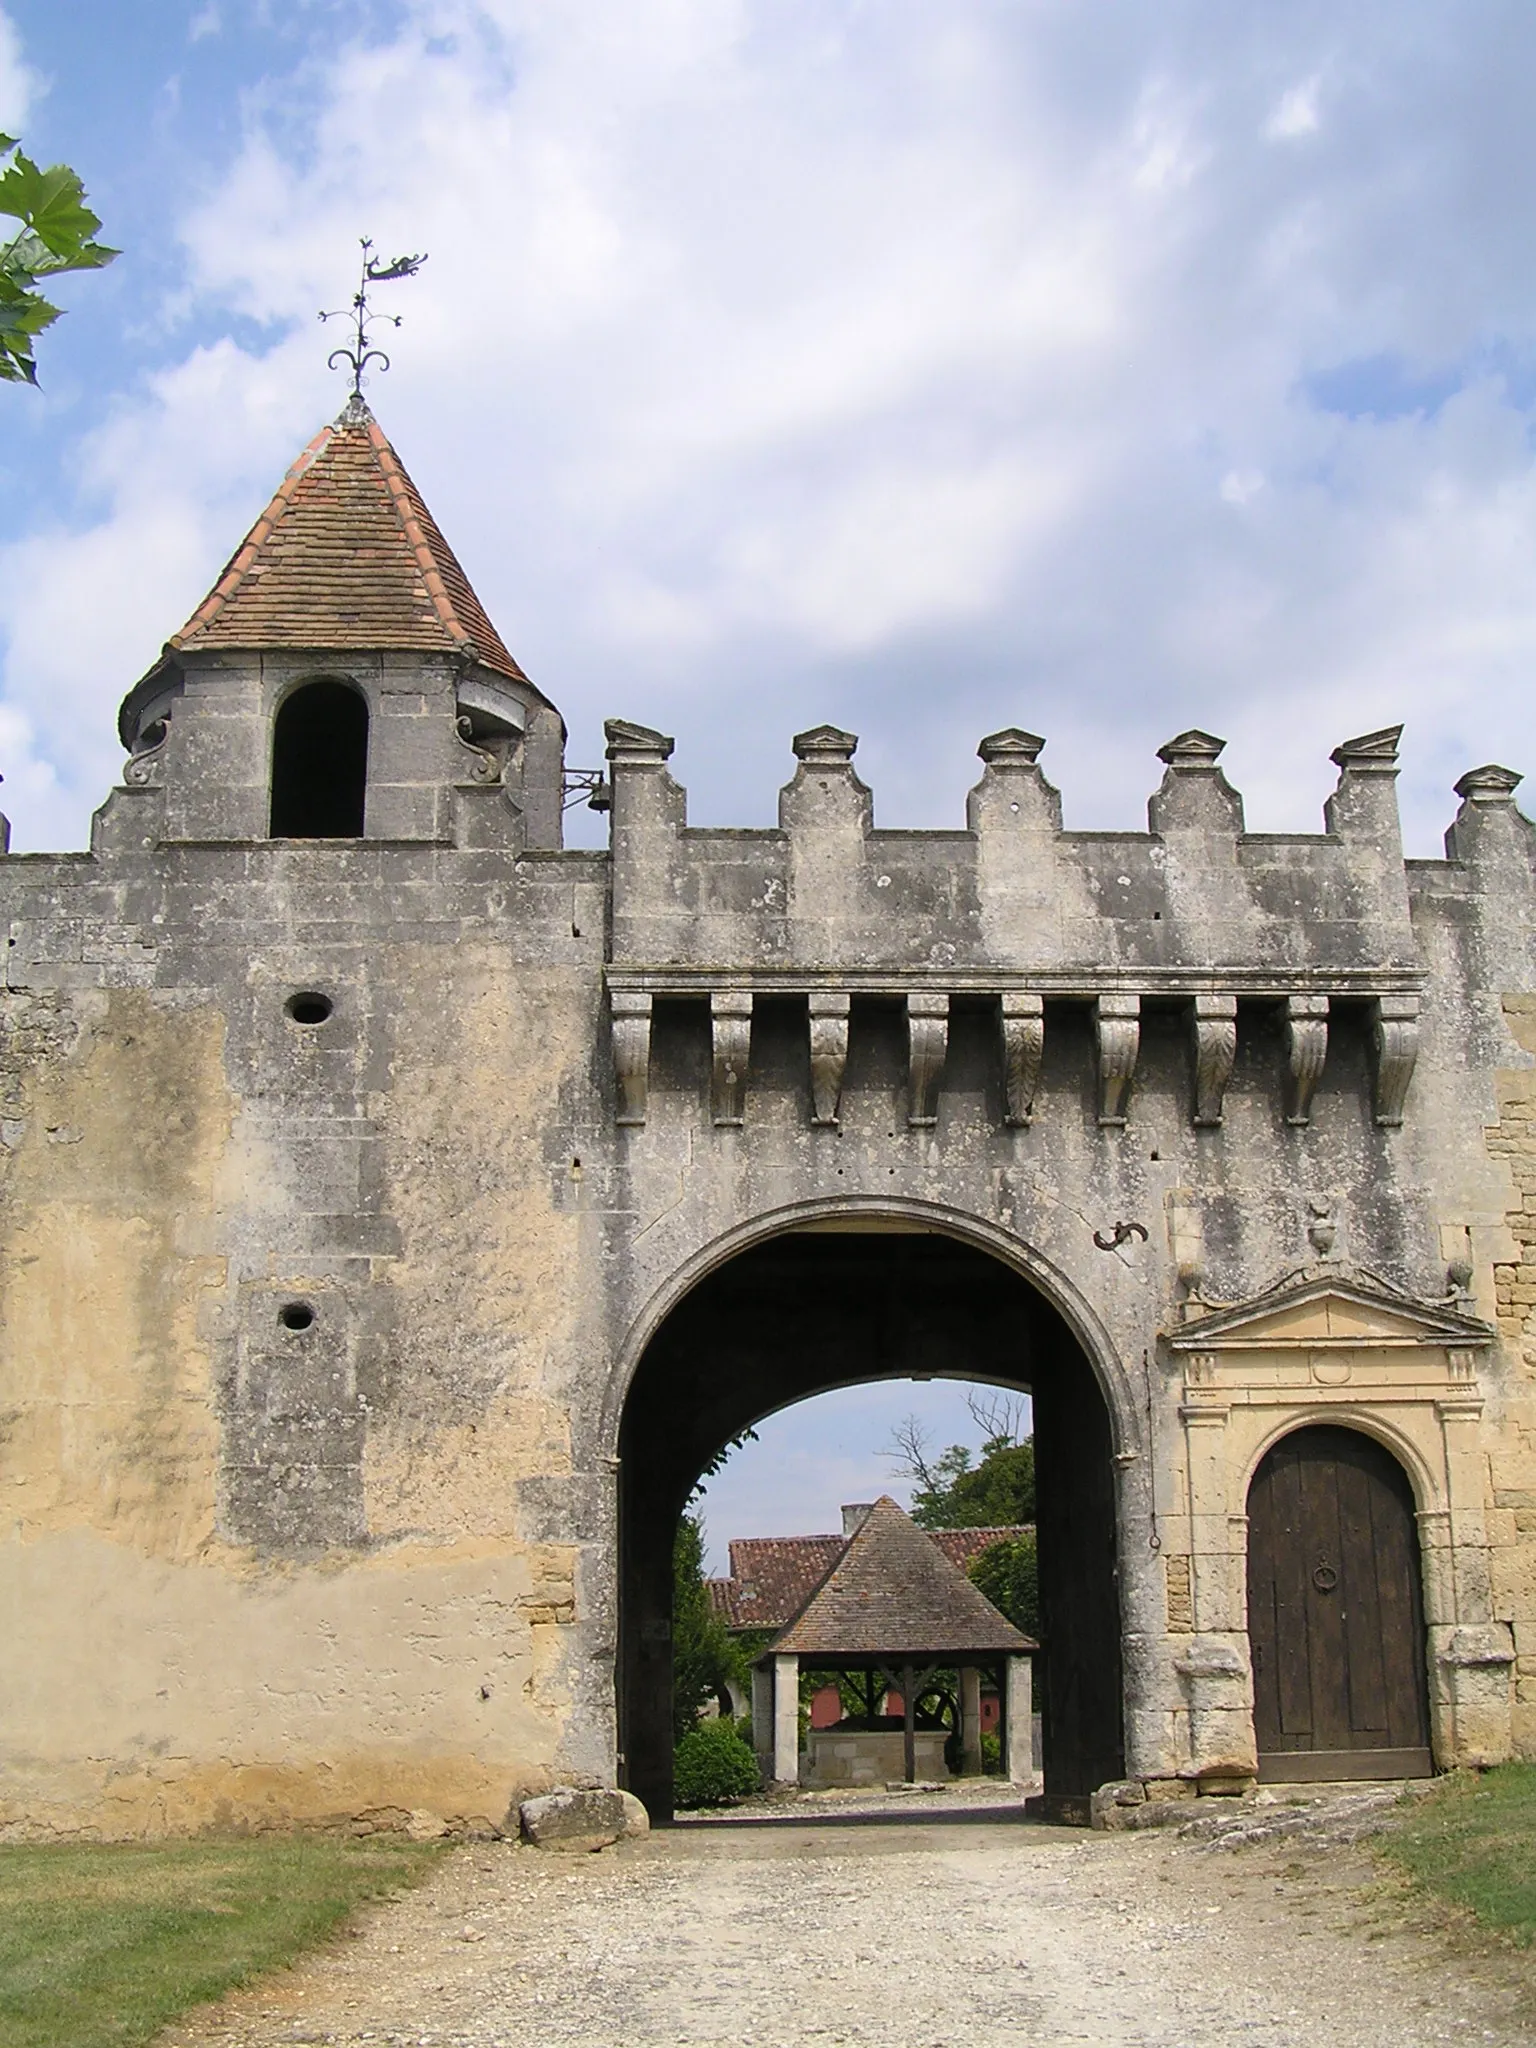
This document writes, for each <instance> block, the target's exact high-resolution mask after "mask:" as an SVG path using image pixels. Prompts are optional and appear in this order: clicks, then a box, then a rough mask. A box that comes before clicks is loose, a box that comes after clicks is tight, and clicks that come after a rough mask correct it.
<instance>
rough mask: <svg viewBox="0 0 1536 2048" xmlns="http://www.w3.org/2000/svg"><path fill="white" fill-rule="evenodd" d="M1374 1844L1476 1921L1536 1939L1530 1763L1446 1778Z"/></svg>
mask: <svg viewBox="0 0 1536 2048" xmlns="http://www.w3.org/2000/svg"><path fill="white" fill-rule="evenodd" d="M1378 1846H1379V1847H1380V1849H1381V1851H1382V1853H1383V1855H1385V1856H1387V1857H1389V1858H1390V1859H1391V1861H1392V1862H1393V1863H1395V1864H1397V1865H1398V1866H1399V1868H1400V1869H1402V1870H1405V1871H1406V1872H1407V1873H1408V1875H1409V1876H1410V1877H1411V1878H1413V1879H1414V1881H1415V1882H1416V1883H1417V1884H1419V1885H1421V1886H1422V1887H1423V1889H1424V1890H1425V1891H1427V1892H1430V1893H1432V1894H1434V1896H1436V1897H1437V1898H1440V1899H1445V1900H1447V1901H1449V1902H1450V1903H1451V1904H1452V1905H1455V1906H1459V1907H1461V1908H1462V1910H1463V1911H1464V1912H1467V1913H1470V1914H1472V1915H1473V1917H1474V1918H1475V1919H1476V1920H1477V1921H1478V1922H1479V1923H1480V1924H1481V1925H1482V1926H1484V1927H1486V1928H1489V1929H1492V1930H1495V1931H1497V1932H1498V1933H1500V1934H1502V1935H1504V1936H1506V1937H1508V1938H1509V1939H1511V1940H1513V1941H1515V1942H1518V1943H1519V1944H1520V1945H1521V1946H1525V1945H1526V1944H1528V1943H1530V1942H1531V1941H1532V1940H1536V1764H1500V1765H1499V1766H1498V1767H1497V1768H1496V1769H1494V1770H1491V1771H1485V1772H1483V1773H1482V1775H1481V1776H1475V1775H1473V1774H1471V1773H1458V1774H1457V1775H1456V1776H1454V1777H1450V1778H1447V1779H1445V1780H1444V1781H1443V1782H1442V1783H1441V1784H1440V1785H1438V1786H1437V1787H1436V1788H1435V1790H1434V1791H1433V1792H1432V1793H1430V1794H1428V1795H1427V1796H1426V1797H1425V1798H1424V1799H1422V1800H1420V1801H1418V1802H1416V1804H1415V1805H1414V1806H1413V1807H1411V1808H1410V1809H1409V1810H1408V1812H1407V1814H1406V1816H1405V1817H1404V1819H1403V1821H1402V1824H1401V1825H1400V1826H1399V1827H1396V1828H1394V1829H1393V1830H1392V1832H1391V1833H1390V1834H1388V1835H1385V1836H1384V1837H1383V1838H1382V1839H1381V1841H1380V1843H1379V1844H1378Z"/></svg>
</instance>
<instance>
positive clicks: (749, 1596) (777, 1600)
mask: <svg viewBox="0 0 1536 2048" xmlns="http://www.w3.org/2000/svg"><path fill="white" fill-rule="evenodd" d="M1024 1533H1025V1529H1024V1526H1023V1525H1007V1526H1001V1527H997V1528H987V1529H930V1530H928V1531H927V1534H928V1535H929V1537H930V1538H931V1539H932V1540H933V1542H935V1543H936V1544H937V1545H938V1546H939V1548H940V1550H942V1551H943V1553H944V1555H945V1556H946V1557H947V1558H948V1559H949V1561H950V1563H951V1564H953V1565H958V1566H959V1568H960V1570H961V1571H964V1570H965V1569H966V1567H967V1566H968V1565H969V1564H970V1562H971V1559H972V1558H973V1557H979V1556H980V1555H981V1553H982V1551H984V1550H986V1549H988V1548H990V1546H991V1545H992V1544H994V1543H1001V1542H1004V1541H1005V1540H1007V1539H1009V1538H1011V1537H1014V1536H1022V1535H1023V1534H1024ZM846 1543H847V1538H846V1537H844V1536H738V1537H736V1538H735V1539H734V1541H733V1542H732V1544H731V1575H730V1577H729V1578H728V1579H706V1580H705V1582H704V1583H705V1586H706V1588H707V1589H708V1592H709V1597H710V1602H711V1604H712V1605H713V1607H714V1611H715V1613H716V1614H718V1615H719V1616H720V1619H721V1620H722V1621H723V1622H724V1623H725V1625H726V1626H727V1628H774V1629H778V1628H783V1627H784V1626H785V1624H786V1623H787V1622H789V1621H792V1620H793V1619H794V1617H795V1616H796V1615H797V1614H798V1613H799V1612H800V1609H801V1608H802V1607H803V1606H804V1605H805V1603H806V1601H807V1600H809V1599H810V1597H811V1595H812V1593H814V1592H815V1590H816V1588H817V1587H818V1586H819V1585H820V1584H821V1582H822V1580H823V1579H824V1578H825V1577H826V1575H827V1573H828V1572H829V1571H830V1570H831V1569H832V1567H833V1565H834V1564H835V1563H836V1562H837V1560H838V1558H839V1557H841V1555H842V1553H843V1550H844V1548H845V1546H846Z"/></svg>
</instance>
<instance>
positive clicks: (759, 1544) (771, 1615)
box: [710, 1536, 844, 1628]
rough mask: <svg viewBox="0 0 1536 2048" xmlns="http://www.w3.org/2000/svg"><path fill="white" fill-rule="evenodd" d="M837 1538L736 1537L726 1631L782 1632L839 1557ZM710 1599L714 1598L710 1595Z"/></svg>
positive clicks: (727, 1582) (719, 1582)
mask: <svg viewBox="0 0 1536 2048" xmlns="http://www.w3.org/2000/svg"><path fill="white" fill-rule="evenodd" d="M843 1544H844V1538H843V1537H841V1536H739V1537H737V1538H736V1539H735V1541H734V1542H733V1543H732V1544H731V1576H730V1577H729V1579H716V1580H712V1581H711V1584H712V1585H716V1586H723V1587H728V1588H729V1589H730V1590H729V1593H728V1595H727V1596H726V1600H725V1604H724V1607H723V1608H722V1609H717V1611H723V1612H726V1613H728V1616H729V1625H730V1626H731V1627H732V1628H782V1627H783V1626H784V1624H785V1622H786V1621H788V1620H790V1619H791V1617H792V1616H794V1615H796V1614H798V1613H799V1612H800V1609H801V1608H802V1607H803V1606H804V1605H805V1603H806V1601H807V1600H809V1598H810V1597H811V1595H812V1594H813V1593H814V1592H815V1590H816V1588H817V1587H818V1586H819V1585H820V1584H821V1582H822V1580H823V1579H824V1578H825V1577H826V1576H827V1573H828V1572H829V1571H830V1570H831V1569H832V1567H833V1565H834V1564H836V1562H837V1560H838V1558H839V1557H841V1555H842V1553H843ZM710 1597H711V1598H712V1599H713V1598H715V1597H716V1596H715V1595H714V1594H713V1593H712V1594H711V1596H710Z"/></svg>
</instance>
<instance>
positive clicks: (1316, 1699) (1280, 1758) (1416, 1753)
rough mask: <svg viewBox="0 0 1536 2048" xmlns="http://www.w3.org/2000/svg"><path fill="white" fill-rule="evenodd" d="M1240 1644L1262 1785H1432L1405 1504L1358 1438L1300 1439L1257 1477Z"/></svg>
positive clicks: (1386, 1458) (1271, 1456) (1389, 1466)
mask: <svg viewBox="0 0 1536 2048" xmlns="http://www.w3.org/2000/svg"><path fill="white" fill-rule="evenodd" d="M1248 1639H1249V1645H1250V1649H1251V1653H1252V1658H1253V1694H1254V1706H1253V1710H1254V1724H1255V1732H1256V1733H1257V1736H1258V1746H1259V1775H1260V1777H1261V1778H1266V1779H1269V1780H1271V1781H1282V1782H1284V1781H1289V1782H1295V1781H1298V1780H1318V1779H1329V1778H1405V1777H1427V1776H1428V1775H1429V1773H1430V1771H1431V1769H1432V1768H1433V1765H1432V1761H1431V1757H1430V1748H1429V1700H1428V1693H1427V1688H1426V1683H1425V1656H1424V1602H1423V1594H1422V1590H1421V1586H1420V1577H1419V1543H1418V1529H1417V1524H1416V1523H1415V1521H1414V1502H1413V1492H1412V1489H1411V1487H1410V1486H1409V1484H1408V1478H1407V1475H1406V1473H1405V1472H1404V1471H1403V1468H1402V1466H1401V1465H1399V1464H1398V1462H1397V1460H1396V1459H1395V1458H1394V1457H1392V1455H1391V1454H1390V1452H1388V1451H1385V1450H1383V1448H1382V1447H1381V1445H1380V1444H1378V1443H1376V1442H1374V1441H1373V1440H1372V1439H1371V1438H1370V1437H1367V1436H1362V1435H1361V1434H1360V1432H1359V1431H1358V1430H1352V1429H1333V1428H1313V1429H1298V1430H1296V1431H1294V1432H1293V1434H1292V1435H1290V1436H1287V1437H1282V1438H1281V1440H1280V1442H1279V1443H1277V1444H1276V1445H1275V1446H1274V1447H1273V1448H1272V1449H1271V1450H1270V1452H1269V1453H1268V1455H1267V1456H1266V1457H1265V1459H1264V1461H1263V1463H1262V1464H1261V1465H1260V1466H1259V1469H1258V1471H1257V1472H1256V1473H1255V1474H1254V1477H1253V1484H1252V1486H1251V1487H1250V1488H1249V1490H1248Z"/></svg>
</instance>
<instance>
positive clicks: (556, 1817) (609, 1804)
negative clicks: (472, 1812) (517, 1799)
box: [518, 1785, 650, 1856]
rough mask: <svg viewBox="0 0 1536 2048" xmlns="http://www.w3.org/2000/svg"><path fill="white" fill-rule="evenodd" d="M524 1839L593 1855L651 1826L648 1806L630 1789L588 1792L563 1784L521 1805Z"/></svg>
mask: <svg viewBox="0 0 1536 2048" xmlns="http://www.w3.org/2000/svg"><path fill="white" fill-rule="evenodd" d="M518 1824H519V1826H520V1828H521V1830H522V1835H523V1840H524V1841H525V1842H530V1843H532V1845H533V1847H534V1848H535V1849H552V1850H554V1851H556V1852H557V1853H560V1854H563V1855H567V1856H583V1855H590V1854H591V1853H592V1852H593V1851H594V1850H597V1849H606V1848H607V1847H608V1846H609V1844H610V1843H612V1842H617V1841H619V1840H620V1839H621V1838H623V1837H625V1836H631V1835H642V1834H645V1833H646V1832H647V1831H648V1830H649V1828H650V1817H649V1815H648V1814H647V1813H646V1811H645V1808H644V1807H643V1806H642V1805H641V1804H640V1801H639V1800H638V1799H636V1798H635V1797H634V1795H633V1793H629V1792H601V1791H599V1792H584V1791H581V1790H579V1789H578V1788H577V1787H576V1786H574V1785H561V1786H557V1788H556V1789H555V1790H554V1791H553V1792H546V1793H544V1794H543V1795H542V1796H541V1797H540V1798H538V1799H525V1800H524V1801H523V1803H522V1805H521V1806H520V1807H519V1808H518Z"/></svg>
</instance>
